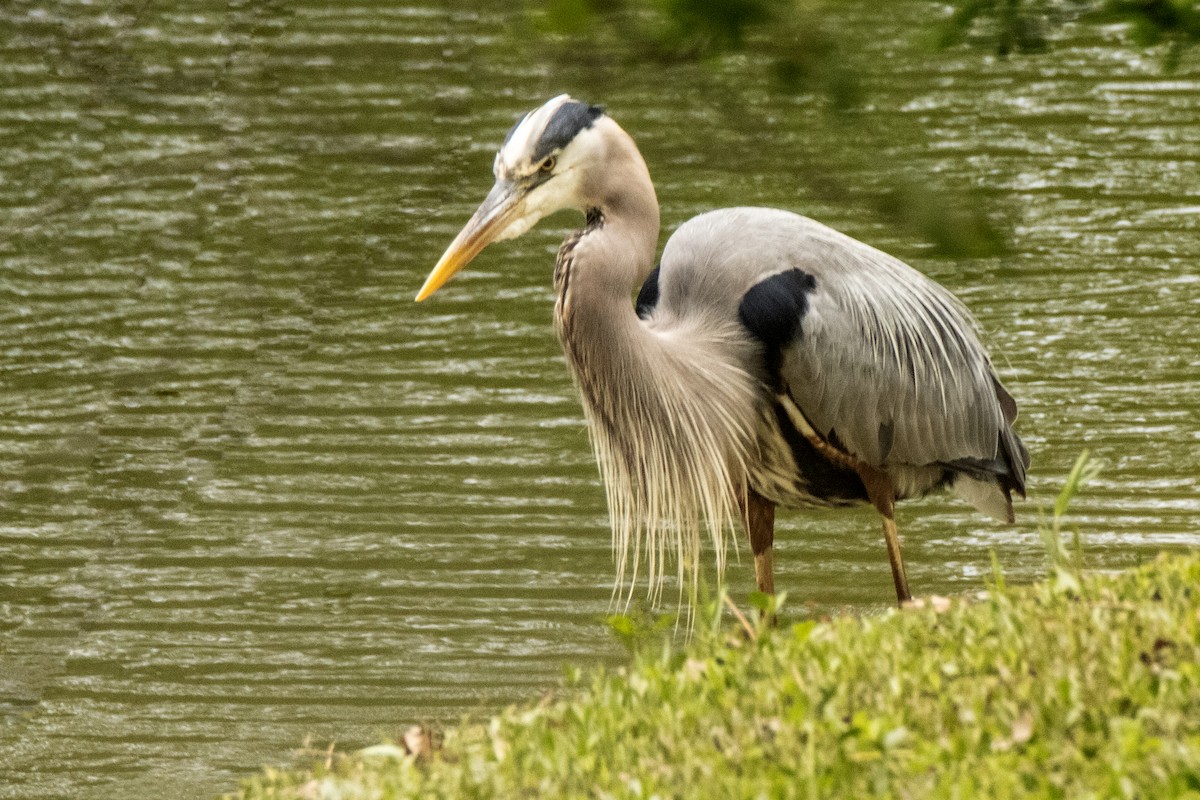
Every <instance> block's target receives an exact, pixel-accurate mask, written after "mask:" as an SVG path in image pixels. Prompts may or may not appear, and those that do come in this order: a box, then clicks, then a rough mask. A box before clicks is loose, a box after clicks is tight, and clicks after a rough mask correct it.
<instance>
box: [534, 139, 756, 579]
mask: <svg viewBox="0 0 1200 800" xmlns="http://www.w3.org/2000/svg"><path fill="white" fill-rule="evenodd" d="M629 147H630V148H632V147H633V145H632V142H629ZM632 157H633V158H634V159H636V161H635V162H634V163H632V164H628V165H626V168H625V169H624V170H621V171H619V174H620V175H621V180H620V181H619V182H617V184H616V185H617V187H618V189H619V191H612V192H609V193H605V192H598V193H597V195H596V204H595V205H594V206H593V207H591V208H590V210H589V211H588V212H587V227H585V228H584V229H583V230H581V231H578V232H576V233H574V234H572V235H571V236H570V237H568V239H567V240H566V242H564V244H563V246H562V249H561V250H560V252H559V258H558V263H557V265H556V267H555V288H556V293H557V302H556V306H555V324H556V328H557V331H558V334H559V338H560V340H561V342H562V345H563V350H564V352H565V353H566V356H567V363H568V365H569V366H570V369H571V372H572V376H573V377H574V379H575V383H576V385H577V386H578V387H579V391H580V395H581V396H582V399H583V406H584V411H585V413H586V415H587V417H588V421H589V423H590V433H591V439H592V444H593V447H594V449H595V452H596V458H597V461H598V462H599V466H600V473H601V477H602V478H603V480H604V483H605V488H606V492H607V497H608V506H609V514H610V517H611V523H612V529H613V547H614V553H615V556H616V560H617V564H618V573H617V584H618V586H621V585H622V584H624V583H625V581H626V578H627V577H628V583H629V587H630V590H632V588H633V585H634V583H635V582H636V578H637V573H638V570H639V566H640V565H641V559H642V558H643V554H644V556H645V558H646V560H647V563H646V569H647V573H648V575H649V576H650V589H651V594H652V595H653V596H657V594H658V593H659V591H660V590H661V578H662V575H663V572H664V568H665V564H666V561H667V557H668V556H674V557H675V558H676V560H677V566H678V572H679V576H680V578H681V582H680V590H681V591H682V590H683V588H684V586H689V587H690V588H691V589H692V590H694V588H695V585H696V583H695V581H696V579H697V576H698V574H699V563H700V529H701V527H706V528H708V530H709V533H710V535H711V537H712V540H713V543H714V546H715V550H716V554H717V563H718V569H721V568H723V564H724V554H725V541H726V540H725V534H726V532H728V531H732V530H734V529H735V526H736V524H737V519H738V511H737V498H738V496H740V493H741V492H743V491H744V488H745V481H746V470H745V462H746V457H747V452H748V450H749V448H750V447H752V442H753V436H754V432H753V430H752V429H751V428H752V426H751V425H749V424H747V422H746V421H745V417H744V415H739V414H737V413H736V409H739V408H749V407H752V405H753V402H754V392H755V382H754V379H753V378H751V377H750V376H749V375H747V374H746V373H745V372H744V371H742V370H741V369H740V368H739V367H738V366H737V363H738V361H737V360H736V359H735V358H732V357H731V356H730V353H731V351H732V350H733V349H734V348H737V347H740V346H743V342H742V339H741V338H740V336H739V334H738V332H736V331H730V330H722V329H720V327H719V326H715V325H713V324H711V323H706V322H705V321H704V320H703V318H696V319H692V320H672V321H670V322H667V323H662V324H657V321H655V322H651V323H649V324H647V323H646V322H643V321H642V320H640V319H639V318H638V317H637V314H636V313H635V311H634V309H633V304H632V299H631V298H632V293H633V292H634V291H635V290H636V288H637V287H638V286H639V285H640V283H641V281H642V280H644V278H645V277H646V275H647V274H648V273H649V272H650V268H651V266H652V265H653V259H654V252H655V247H656V244H657V238H658V204H657V201H656V199H655V196H654V190H653V187H652V186H651V185H650V179H649V175H648V174H647V173H646V170H645V166H644V163H642V161H641V157H640V156H639V155H638V154H637V151H636V149H633V150H632ZM610 174H612V173H610ZM630 565H632V566H630ZM688 576H690V577H691V581H690V582H689V581H687V580H686V578H687V577H688Z"/></svg>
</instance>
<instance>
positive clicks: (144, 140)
mask: <svg viewBox="0 0 1200 800" xmlns="http://www.w3.org/2000/svg"><path fill="white" fill-rule="evenodd" d="M185 8H186V10H173V7H170V6H168V7H163V6H162V5H161V4H153V3H151V4H143V3H137V4H134V3H118V4H111V5H110V4H95V5H93V4H88V3H70V2H63V3H57V4H50V5H49V7H47V4H44V3H35V2H22V1H21V0H18V1H17V2H10V3H8V4H7V5H6V6H5V8H4V10H3V11H0V32H2V33H3V35H2V36H0V50H2V52H3V55H2V57H0V141H2V142H3V147H0V231H2V235H0V259H2V261H0V351H2V358H3V361H2V364H3V371H2V377H0V631H2V632H3V639H2V640H0V740H2V741H3V743H4V749H5V751H6V758H5V769H4V771H3V774H2V775H0V796H3V797H13V798H16V797H20V798H50V797H63V796H70V797H76V798H87V797H96V798H102V797H111V796H113V795H114V793H116V792H118V791H119V792H120V793H121V795H122V796H125V797H131V798H158V797H163V796H167V795H176V794H177V795H180V796H203V795H205V794H208V793H212V792H216V791H220V790H226V789H228V788H230V787H232V785H233V783H234V781H235V780H236V778H237V777H238V776H239V775H242V774H244V773H246V772H249V771H252V770H254V769H256V768H257V767H258V765H260V764H262V763H286V762H287V761H288V760H289V758H290V752H291V751H292V749H293V748H296V747H297V746H299V745H300V743H301V742H302V741H303V740H304V739H305V737H311V740H312V741H313V742H316V743H320V744H322V745H323V744H324V743H326V742H329V741H332V740H336V741H337V743H338V744H339V746H342V747H355V746H359V745H363V744H367V743H370V742H372V741H374V740H376V739H377V737H379V736H381V735H396V734H397V733H398V732H399V731H400V730H402V729H403V727H404V725H406V724H407V723H409V722H411V721H433V722H441V721H450V720H454V719H457V718H458V717H459V716H460V715H462V714H464V713H468V712H483V711H486V710H488V709H492V708H496V707H498V706H500V705H503V704H506V703H509V702H514V701H517V700H521V699H524V698H529V697H534V696H537V695H539V694H541V693H542V692H544V691H546V690H547V689H548V688H549V687H552V686H554V685H555V683H556V682H557V681H558V679H559V675H560V674H561V665H562V664H563V663H564V662H568V661H570V662H575V663H594V662H599V661H606V660H607V661H613V660H617V659H619V658H620V653H619V648H617V647H616V646H615V645H614V643H613V642H612V641H611V640H610V637H609V636H608V635H607V634H606V633H605V631H604V628H603V626H602V625H601V624H599V623H598V619H599V618H600V617H601V616H602V615H603V614H604V613H605V612H606V611H607V610H608V608H609V596H610V589H611V578H612V574H613V573H612V564H611V560H610V554H609V543H608V538H607V536H608V534H607V527H606V522H605V510H604V505H603V496H602V492H601V490H600V488H599V486H598V484H597V479H596V471H595V467H594V465H593V464H592V460H591V455H590V451H589V448H588V445H587V440H586V435H585V431H584V429H583V427H582V422H581V413H580V410H579V407H578V404H577V401H576V400H575V398H574V394H573V391H572V389H571V387H570V384H569V381H568V378H567V376H566V373H565V370H564V368H563V364H562V360H561V357H560V354H559V352H558V349H557V345H556V343H555V342H554V340H553V336H552V333H551V331H550V314H551V295H550V271H551V267H552V263H553V253H554V250H555V248H556V247H557V244H558V242H559V240H560V239H561V238H562V236H563V234H564V233H565V232H566V231H567V230H569V229H570V227H571V226H572V225H575V224H576V221H575V220H574V219H572V218H570V217H569V216H567V215H562V216H559V217H555V218H553V219H551V220H548V221H547V222H545V223H543V224H542V225H541V226H540V228H539V229H538V230H537V231H534V232H533V233H531V234H529V235H528V236H526V237H525V238H523V239H522V240H520V241H518V242H512V243H507V244H505V245H502V246H497V247H495V248H493V249H492V250H490V251H489V252H488V253H487V254H486V256H484V257H482V258H481V259H480V260H479V261H478V263H477V264H475V265H473V267H472V269H471V270H470V271H469V272H468V273H465V274H464V275H462V276H461V277H460V278H459V279H457V280H456V281H455V282H454V283H453V284H452V285H450V286H449V287H447V288H446V289H444V290H443V291H442V292H440V293H439V294H438V295H437V297H436V298H434V300H432V301H430V302H429V303H425V304H422V305H420V306H417V305H414V304H413V303H412V296H413V294H414V293H415V291H416V289H417V288H418V287H419V285H420V283H421V281H422V280H423V278H424V276H425V274H426V273H427V272H428V270H429V269H430V267H431V266H432V264H433V262H434V260H435V259H436V257H437V256H438V255H439V254H440V253H441V251H442V249H443V248H444V246H445V244H446V243H447V242H448V241H449V239H450V238H451V237H452V236H453V234H454V233H455V232H456V231H457V229H458V227H459V226H460V225H461V224H462V222H463V221H464V220H465V219H466V217H467V216H468V215H469V214H470V212H471V210H472V209H473V208H474V206H475V204H476V203H477V202H478V201H479V200H480V199H481V198H482V196H483V194H484V193H485V192H486V190H487V188H488V186H489V185H490V174H489V173H490V165H491V155H492V152H493V150H494V147H495V146H496V144H497V143H498V142H499V141H500V140H501V138H502V137H503V134H504V132H505V131H506V130H507V128H508V126H509V125H510V124H511V122H512V120H513V118H514V117H515V116H516V115H517V114H519V113H521V112H523V111H525V110H527V109H529V108H531V107H533V106H535V105H537V104H538V103H540V102H542V101H543V100H544V99H545V98H546V97H549V96H551V95H553V94H557V93H558V92H560V91H564V90H567V91H571V92H573V93H575V94H577V95H579V96H583V97H586V98H588V99H592V100H595V101H599V102H603V103H605V104H607V106H608V107H609V109H610V111H611V112H612V113H613V115H614V116H615V117H616V118H617V119H618V120H619V121H620V122H621V123H622V124H623V125H624V126H625V127H626V129H627V130H629V131H630V132H631V133H632V134H633V135H634V136H635V138H636V139H637V141H638V142H639V145H640V146H641V148H642V150H643V152H644V154H645V155H646V158H647V160H648V162H649V164H650V167H651V171H652V174H653V175H654V177H655V180H656V184H657V187H658V192H659V197H660V200H661V202H662V205H663V219H664V228H665V229H666V231H669V230H670V229H671V228H673V227H674V226H675V225H677V224H678V223H679V222H681V221H682V220H684V219H686V218H687V217H689V216H691V215H693V214H695V213H698V212H700V211H703V210H706V209H709V208H713V207H719V206H724V205H732V204H758V205H770V206H780V207H785V208H790V209H794V210H798V211H801V212H803V213H806V214H809V215H810V216H813V217H816V218H818V219H821V220H823V221H826V222H828V223H829V224H832V225H834V226H835V227H838V228H840V229H842V230H845V231H846V232H848V233H850V234H852V235H854V236H857V237H859V238H861V239H864V240H866V241H869V242H871V243H873V244H876V245H877V246H880V247H882V248H884V249H887V250H889V251H891V252H894V253H896V254H897V255H899V256H901V257H903V258H905V259H907V260H909V261H910V262H912V263H913V264H914V265H916V266H917V267H919V268H920V269H922V270H924V271H925V272H927V273H928V274H930V275H931V276H933V277H934V278H936V279H937V280H939V281H941V282H943V283H944V284H945V285H947V286H948V287H950V288H951V289H953V290H954V291H955V292H956V293H958V294H959V295H960V296H961V297H962V298H963V299H964V300H965V301H966V302H967V303H968V304H969V305H970V306H971V308H972V309H973V310H974V311H975V313H976V314H977V316H978V317H979V319H980V321H981V323H982V325H983V327H984V328H985V329H986V331H987V333H988V342H989V345H990V347H992V349H993V352H994V354H995V356H996V361H997V363H998V365H999V368H1000V371H1001V373H1002V375H1003V376H1004V378H1005V380H1006V382H1007V383H1008V386H1009V388H1010V389H1011V390H1012V392H1013V394H1014V395H1015V396H1016V397H1017V398H1018V400H1019V402H1020V404H1021V409H1022V412H1021V414H1022V416H1021V420H1020V431H1021V433H1022V435H1023V437H1024V438H1025V440H1026V442H1027V443H1028V444H1029V446H1030V449H1031V450H1032V452H1033V457H1034V468H1033V474H1032V478H1031V486H1030V488H1031V494H1032V500H1031V501H1030V502H1028V503H1026V504H1024V505H1023V506H1021V508H1020V514H1021V517H1022V522H1021V524H1020V525H1019V526H1018V527H1017V528H1016V529H1015V530H1014V529H1009V528H1004V527H999V526H994V525H992V524H991V523H989V522H987V521H986V520H984V519H982V518H980V517H979V516H978V515H977V514H975V513H974V512H973V511H971V510H970V509H968V508H967V507H965V506H963V505H961V504H958V503H955V502H952V501H949V500H946V499H929V500H925V501H921V502H917V503H910V504H907V505H905V506H904V507H903V508H902V510H901V515H900V525H901V530H902V532H903V534H904V536H905V542H906V557H907V561H908V565H909V572H910V578H911V581H912V585H913V587H914V589H915V590H916V591H918V592H922V593H927V592H941V593H949V592H961V591H969V590H974V589H976V588H978V587H979V586H980V585H981V582H982V579H983V576H984V575H985V574H986V573H987V572H988V571H989V569H990V566H989V565H990V554H991V552H992V551H995V553H996V554H997V556H998V558H999V560H1000V562H1001V563H1002V564H1003V566H1004V568H1005V570H1006V572H1007V574H1008V576H1009V578H1010V580H1030V579H1033V578H1034V577H1036V576H1038V575H1039V574H1041V572H1042V570H1043V568H1044V565H1043V556H1042V551H1041V549H1040V546H1039V544H1038V542H1037V536H1036V533H1035V531H1034V528H1033V526H1032V521H1033V520H1034V519H1035V518H1036V508H1037V506H1038V505H1039V504H1042V505H1048V504H1049V502H1050V500H1051V498H1052V496H1053V494H1054V492H1056V491H1057V488H1058V486H1059V485H1061V481H1062V479H1063V477H1064V475H1065V473H1066V471H1067V469H1068V468H1069V466H1070V464H1071V463H1072V462H1073V460H1074V458H1075V456H1076V455H1077V454H1078V452H1079V451H1080V450H1081V449H1082V448H1084V447H1088V448H1090V449H1091V450H1092V451H1093V452H1094V453H1095V454H1097V455H1098V456H1100V457H1101V458H1103V459H1104V460H1105V461H1106V463H1107V467H1106V470H1105V472H1104V474H1103V477H1102V478H1101V479H1100V480H1099V481H1098V482H1097V483H1096V484H1095V485H1094V486H1092V487H1091V488H1090V490H1089V491H1088V493H1087V494H1086V495H1085V496H1083V497H1081V498H1080V499H1079V501H1078V502H1077V503H1076V506H1075V508H1074V513H1075V517H1076V519H1077V520H1078V523H1079V525H1080V527H1081V528H1082V529H1083V530H1085V531H1086V532H1087V558H1088V561H1089V563H1091V564H1092V565H1094V566H1097V567H1103V568H1117V567H1123V566H1127V565H1131V564H1135V563H1139V562H1141V561H1144V560H1146V559H1148V558H1150V557H1151V556H1152V555H1153V554H1154V553H1156V552H1157V551H1158V550H1160V549H1163V548H1166V549H1182V548H1188V547H1195V546H1197V544H1200V532H1198V531H1197V529H1196V525H1195V519H1196V514H1197V511H1198V510H1200V501H1198V499H1197V498H1198V496H1200V478H1198V477H1197V476H1198V475H1200V469H1198V467H1200V464H1198V461H1200V436H1198V433H1197V425H1196V421H1197V412H1198V409H1200V397H1198V392H1200V390H1198V389H1197V383H1198V382H1197V380H1196V377H1197V374H1198V370H1200V353H1198V349H1197V345H1196V335H1195V328H1196V319H1197V315H1198V313H1200V275H1198V272H1197V267H1196V255H1195V254H1196V253H1197V252H1200V164H1198V163H1197V160H1198V158H1200V125H1197V123H1196V117H1195V99H1196V97H1197V93H1198V92H1200V67H1197V64H1196V61H1195V59H1186V60H1185V63H1184V66H1183V68H1182V69H1181V71H1179V72H1178V73H1176V74H1174V75H1170V76H1164V75H1163V74H1162V73H1161V71H1160V70H1159V66H1158V62H1157V60H1156V57H1155V56H1154V55H1153V54H1143V53H1139V52H1136V51H1133V50H1131V49H1129V48H1128V47H1126V46H1125V45H1123V44H1122V43H1121V39H1120V35H1119V32H1117V31H1108V30H1105V31H1102V32H1097V31H1095V30H1086V29H1080V30H1076V29H1067V30H1066V31H1065V32H1064V34H1063V40H1062V41H1060V42H1058V43H1056V45H1055V48H1054V49H1053V51H1052V52H1051V53H1050V54H1049V55H1045V56H1035V57H1022V58H1017V59H1012V60H1009V61H1004V60H997V59H994V58H992V57H989V56H988V55H987V53H986V51H985V50H981V49H972V48H965V47H964V48H963V49H961V50H954V51H951V52H948V53H929V52H927V51H925V50H923V49H921V47H920V45H919V41H918V40H919V36H918V35H916V34H917V33H919V32H920V30H921V25H922V24H924V22H925V21H927V20H928V19H929V18H930V15H931V14H933V13H935V12H934V11H933V10H931V8H930V7H928V6H922V5H917V4H914V5H911V6H908V5H906V6H903V7H901V6H897V8H898V9H900V10H898V11H897V15H896V17H895V18H889V19H888V20H880V19H878V18H876V16H874V15H872V14H871V13H870V12H869V11H868V10H863V11H862V12H861V13H858V12H855V11H854V10H850V11H847V12H845V13H846V18H845V20H844V25H845V27H846V29H847V30H848V31H852V33H850V34H848V35H849V36H851V37H852V41H851V42H850V44H851V45H853V47H851V48H849V49H850V50H852V51H854V50H857V51H859V52H861V53H863V56H862V57H861V61H862V63H861V65H860V66H861V68H862V69H863V70H864V76H865V77H864V81H865V88H866V90H867V91H866V95H865V97H866V106H865V108H864V109H862V110H860V111H859V112H856V115H855V116H853V117H852V118H851V120H850V121H849V122H842V123H838V122H833V121H830V119H829V115H828V114H827V112H826V111H824V110H823V103H822V102H821V101H820V100H819V99H817V98H813V97H806V96H805V97H800V98H799V99H796V100H789V99H784V98H781V97H780V96H778V95H777V94H774V93H772V92H771V91H769V90H768V89H767V88H765V87H764V86H763V85H761V83H760V82H759V81H758V80H757V79H756V78H755V73H754V72H753V71H752V70H746V71H745V72H739V71H738V70H739V69H741V67H739V66H738V65H737V64H734V65H732V66H727V67H726V68H724V69H714V68H711V67H709V66H704V67H683V66H681V67H671V68H662V69H655V70H646V69H640V70H639V69H628V68H623V67H602V68H596V67H595V65H594V64H592V63H590V62H587V61H586V60H580V61H578V62H572V61H571V60H570V59H567V61H566V62H565V63H563V62H555V61H553V60H552V57H554V56H555V53H556V52H557V51H556V50H555V48H554V47H553V46H546V45H538V44H536V42H537V39H536V38H534V37H532V36H531V33H530V31H529V29H528V28H527V27H524V24H523V23H522V22H521V18H519V17H515V16H514V15H513V12H511V11H510V10H509V4H507V3H499V2H482V3H481V2H472V3H466V2H457V1H456V2H436V3H435V2H427V3H425V4H420V3H416V4H413V3H409V4H406V5H403V6H396V5H394V4H390V3H382V2H379V3H371V2H370V0H364V1H363V2H358V3H353V4H346V5H341V4H324V3H311V2H310V3H304V2H298V3H288V4H283V3H253V4H252V3H245V4H242V3H225V2H216V0H212V1H211V2H203V1H202V2H194V3H189V4H187V5H186V7H185ZM559 55H561V53H560V54H559ZM864 152H869V153H871V154H873V157H866V156H864V155H863V153H864ZM875 156H877V157H875ZM823 171H827V172H829V173H830V174H831V175H834V176H835V177H836V180H835V181H834V183H833V184H830V182H829V181H822V180H815V179H814V178H813V176H814V175H819V174H821V173H822V172H823ZM897 179H902V180H908V181H911V182H913V183H915V184H917V185H921V184H923V183H925V182H929V183H937V184H938V185H945V186H957V187H962V188H966V189H971V190H973V191H975V192H977V193H978V194H979V195H980V196H981V197H983V198H984V200H985V202H986V203H987V205H988V206H989V207H990V208H991V209H992V210H993V212H994V214H995V215H996V217H997V218H998V219H1000V220H1002V221H1007V222H1008V223H1009V224H1010V225H1011V234H1010V237H1009V238H1010V250H1009V252H1008V253H1007V254H1005V255H1003V256H996V257H989V258H974V259H972V258H946V257H942V256H939V255H937V254H936V253H935V252H934V251H933V249H932V248H931V247H930V246H929V245H928V243H927V242H924V241H922V240H921V238H920V237H919V236H915V235H914V234H913V233H912V232H911V231H910V230H907V229H903V228H899V227H897V226H895V225H892V224H890V223H889V222H888V219H887V216H886V215H883V214H880V213H879V212H878V209H877V208H875V207H873V206H872V204H871V203H870V202H869V198H871V197H874V196H876V193H877V190H878V189H879V188H880V187H881V186H886V185H888V184H889V182H891V181H894V180H897ZM831 185H833V187H834V189H836V190H830V186H831ZM664 235H665V234H664ZM780 528H781V529H780V531H779V535H778V550H779V552H778V555H777V557H776V568H777V585H778V586H779V587H781V588H783V589H786V590H787V591H788V593H789V601H788V602H789V609H790V610H789V611H788V614H789V615H791V617H792V618H799V617H800V616H802V615H805V614H811V613H824V612H830V611H836V610H838V609H841V608H843V607H852V608H855V609H860V610H866V611H870V610H872V609H877V608H882V607H884V606H886V604H887V603H888V601H889V598H890V596H891V593H892V588H891V577H890V573H889V571H888V568H887V563H886V558H885V553H884V549H883V544H882V541H881V537H880V535H879V529H878V524H877V521H876V519H875V518H874V516H873V514H872V513H871V512H869V511H867V510H861V511H850V512H845V511H843V512H836V513H826V512H821V513H807V514H801V513H788V514H784V515H783V517H782V520H781V525H780ZM744 552H745V550H744V548H743V553H744ZM748 561H749V559H743V561H742V563H740V564H734V565H733V566H732V567H731V569H730V571H729V575H728V578H729V579H730V581H731V583H732V585H733V586H734V587H736V588H737V589H738V591H739V592H744V591H745V588H746V587H748V586H749V585H750V583H751V580H752V579H751V568H750V565H749V564H748V563H747V562H748Z"/></svg>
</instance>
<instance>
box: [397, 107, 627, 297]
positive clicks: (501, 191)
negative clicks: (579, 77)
mask: <svg viewBox="0 0 1200 800" xmlns="http://www.w3.org/2000/svg"><path fill="white" fill-rule="evenodd" d="M597 120H607V117H605V116H604V110H603V109H601V108H600V107H599V106H592V105H588V104H587V103H580V102H578V101H576V100H572V99H571V98H570V97H568V96H567V95H565V94H562V95H559V96H558V97H555V98H553V99H552V100H548V101H547V102H546V103H545V104H544V105H542V106H541V107H540V108H537V109H534V110H533V111H530V112H529V113H528V114H526V115H525V116H524V117H522V118H521V119H520V120H519V121H518V122H517V124H516V125H514V126H513V128H512V130H510V131H509V132H508V136H506V137H505V139H504V144H503V145H501V147H500V152H498V153H496V162H495V165H494V166H493V167H492V171H493V172H494V173H495V176H496V183H495V185H494V186H492V190H491V191H490V192H488V195H487V197H486V198H485V199H484V201H483V203H482V204H481V205H480V206H479V208H478V209H477V210H476V211H475V213H474V214H473V215H472V216H471V219H470V220H468V221H467V224H466V225H465V226H464V227H463V229H462V230H461V231H459V234H458V236H456V237H454V241H453V242H451V243H450V246H449V247H447V248H446V252H445V253H443V254H442V257H441V259H440V260H439V261H438V263H437V266H435V267H434V268H433V271H432V272H431V273H429V277H428V278H426V279H425V285H424V286H422V287H421V291H420V292H418V293H417V300H418V301H421V300H424V299H425V298H427V297H429V296H430V295H431V294H433V293H434V292H436V291H437V290H438V289H439V288H441V286H442V284H444V283H445V282H446V281H448V280H449V279H450V278H451V277H452V276H453V275H454V274H455V273H456V272H458V271H459V270H461V269H462V268H463V267H465V266H466V265H467V264H468V263H470V262H471V260H472V259H473V258H475V256H477V255H479V253H480V252H481V251H482V250H483V249H484V248H485V247H487V246H488V245H489V244H491V243H492V242H499V241H503V240H505V239H514V238H516V237H518V236H520V235H521V234H523V233H525V232H526V231H527V230H529V229H530V228H532V227H533V226H534V225H535V224H537V222H538V220H540V219H542V218H543V217H546V216H549V215H550V214H553V213H554V212H555V211H560V210H562V209H566V208H575V209H579V210H581V211H582V210H586V208H587V202H586V200H587V197H586V192H585V180H584V179H585V175H586V166H587V164H589V163H590V162H593V161H595V160H596V159H595V155H596V154H597V151H598V150H599V149H600V148H601V147H602V146H603V145H602V142H601V141H600V138H601V136H600V134H599V133H598V131H597V129H596V122H597ZM610 124H611V123H610Z"/></svg>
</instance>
